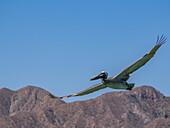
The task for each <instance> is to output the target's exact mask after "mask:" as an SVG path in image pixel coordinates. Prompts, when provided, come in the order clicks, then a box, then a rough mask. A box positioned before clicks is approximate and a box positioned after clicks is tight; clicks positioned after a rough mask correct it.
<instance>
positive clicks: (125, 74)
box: [49, 35, 167, 99]
mask: <svg viewBox="0 0 170 128" xmlns="http://www.w3.org/2000/svg"><path fill="white" fill-rule="evenodd" d="M166 39H167V38H166V37H165V36H163V35H162V36H161V37H160V38H159V36H158V37H157V41H156V45H155V47H154V48H153V49H152V50H151V51H150V52H148V53H147V54H145V55H144V56H143V57H142V58H140V59H139V60H138V61H136V62H135V63H133V64H132V65H130V66H129V67H127V68H125V69H124V70H123V71H122V72H120V73H119V74H118V75H116V76H113V77H111V78H107V77H108V73H107V72H104V71H102V72H101V73H100V74H99V75H97V76H95V77H94V78H92V79H90V81H92V80H97V79H101V82H102V83H100V84H97V85H94V86H92V87H90V88H88V89H86V90H84V91H81V92H79V93H76V94H73V95H68V96H63V97H56V96H54V95H52V94H51V93H49V96H50V97H51V98H60V99H64V98H68V97H73V96H83V95H86V94H89V93H92V92H95V91H98V90H100V89H104V88H106V87H109V88H113V89H125V90H132V88H133V87H134V85H135V84H134V83H127V80H128V79H129V77H130V74H132V73H133V72H134V71H136V70H138V69H139V68H140V67H142V66H143V65H145V64H146V63H147V62H148V61H149V60H150V59H151V58H152V57H153V56H154V55H155V53H156V51H157V50H158V49H159V47H160V46H161V45H162V44H164V43H165V42H166Z"/></svg>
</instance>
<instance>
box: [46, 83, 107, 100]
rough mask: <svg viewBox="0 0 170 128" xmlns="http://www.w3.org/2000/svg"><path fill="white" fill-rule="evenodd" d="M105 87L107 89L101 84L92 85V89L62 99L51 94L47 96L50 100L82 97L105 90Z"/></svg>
mask: <svg viewBox="0 0 170 128" xmlns="http://www.w3.org/2000/svg"><path fill="white" fill-rule="evenodd" d="M106 87H107V86H106V85H104V84H102V83H101V84H97V85H94V86H92V87H90V88H88V89H86V90H84V91H81V92H79V93H76V94H73V95H68V96H63V97H56V96H54V95H52V94H51V93H49V96H50V97H51V98H60V99H64V98H68V97H73V96H83V95H86V94H89V93H92V92H95V91H98V90H100V89H104V88H106Z"/></svg>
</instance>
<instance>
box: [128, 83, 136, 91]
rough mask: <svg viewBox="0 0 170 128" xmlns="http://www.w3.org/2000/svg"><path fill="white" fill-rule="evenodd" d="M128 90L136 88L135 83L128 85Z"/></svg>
mask: <svg viewBox="0 0 170 128" xmlns="http://www.w3.org/2000/svg"><path fill="white" fill-rule="evenodd" d="M127 85H128V88H127V90H132V88H133V87H134V86H135V83H128V84H127Z"/></svg>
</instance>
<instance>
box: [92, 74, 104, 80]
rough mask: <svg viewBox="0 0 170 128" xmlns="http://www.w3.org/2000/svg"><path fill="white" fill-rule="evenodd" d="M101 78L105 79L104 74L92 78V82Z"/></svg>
mask: <svg viewBox="0 0 170 128" xmlns="http://www.w3.org/2000/svg"><path fill="white" fill-rule="evenodd" d="M100 78H103V74H102V73H100V74H99V75H97V76H95V77H94V78H91V79H90V81H92V80H97V79H100Z"/></svg>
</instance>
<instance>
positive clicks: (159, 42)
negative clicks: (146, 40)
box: [156, 34, 167, 45]
mask: <svg viewBox="0 0 170 128" xmlns="http://www.w3.org/2000/svg"><path fill="white" fill-rule="evenodd" d="M166 41H167V37H166V36H165V35H163V34H162V35H161V37H159V36H158V37H157V41H156V45H162V44H164V43H166Z"/></svg>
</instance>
